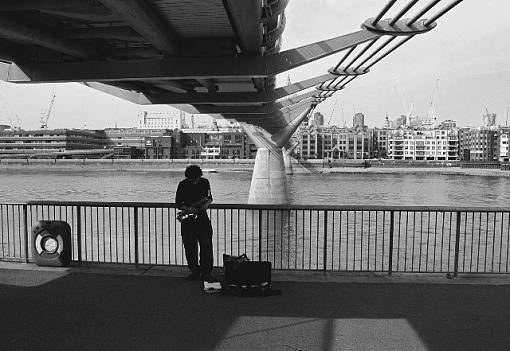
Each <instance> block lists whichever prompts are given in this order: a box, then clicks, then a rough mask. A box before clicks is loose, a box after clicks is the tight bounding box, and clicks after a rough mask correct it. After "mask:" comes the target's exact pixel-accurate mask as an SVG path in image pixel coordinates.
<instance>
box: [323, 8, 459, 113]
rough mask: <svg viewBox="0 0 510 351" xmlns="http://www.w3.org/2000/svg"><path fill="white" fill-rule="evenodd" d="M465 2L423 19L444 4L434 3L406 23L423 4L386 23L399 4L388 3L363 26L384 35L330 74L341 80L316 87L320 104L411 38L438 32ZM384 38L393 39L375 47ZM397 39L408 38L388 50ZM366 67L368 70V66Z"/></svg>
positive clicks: (350, 55) (348, 53)
mask: <svg viewBox="0 0 510 351" xmlns="http://www.w3.org/2000/svg"><path fill="white" fill-rule="evenodd" d="M462 1H463V0H455V1H452V2H450V3H449V4H448V5H447V6H445V7H444V8H443V9H441V10H440V11H439V12H437V13H436V14H434V15H432V17H430V19H423V16H424V15H426V14H427V13H428V12H429V11H430V10H431V9H432V8H434V7H435V6H436V5H438V4H439V3H440V2H441V0H432V1H430V2H429V3H428V4H427V5H425V6H424V7H423V8H421V9H420V10H418V11H417V12H416V14H414V16H412V17H411V18H410V19H402V18H403V17H404V16H405V15H406V14H407V13H408V12H409V11H410V10H411V9H412V8H413V7H415V5H416V4H418V2H419V0H410V1H409V2H408V3H407V4H406V5H405V6H403V7H402V8H401V9H400V10H399V11H398V12H397V13H396V15H395V16H394V17H392V18H389V19H385V20H382V18H383V17H384V16H385V15H386V14H387V13H388V12H389V11H390V10H391V9H392V8H393V7H394V5H395V3H396V2H397V0H390V1H388V2H387V3H386V5H385V6H384V7H383V8H382V9H381V11H380V12H379V13H378V14H377V16H375V17H374V18H373V19H369V20H367V21H365V23H364V24H363V25H362V27H363V28H365V29H366V30H368V31H371V32H375V33H379V34H381V35H380V36H378V37H375V38H374V39H371V40H370V41H368V42H367V43H366V44H364V46H362V47H361V49H360V50H357V49H359V48H360V46H359V45H355V46H352V47H350V48H349V49H348V50H347V51H346V53H345V54H344V55H343V56H342V58H341V59H340V60H339V61H338V63H337V64H336V65H335V66H334V68H332V69H330V70H329V72H330V73H332V74H336V75H337V77H335V78H333V79H328V80H327V81H325V82H323V83H321V84H319V85H318V86H316V90H318V92H317V93H316V94H315V95H314V98H315V102H316V104H319V103H321V102H323V101H325V100H326V99H328V98H329V97H331V96H333V95H334V94H335V92H337V91H339V90H342V89H344V88H345V87H346V86H347V84H349V83H350V82H352V81H353V80H354V79H356V78H357V77H359V76H360V75H361V74H365V73H367V72H368V71H369V70H370V68H372V67H373V66H374V65H376V64H377V63H379V62H380V61H381V60H382V59H384V58H385V57H386V56H388V55H389V54H391V53H392V52H393V51H395V50H396V49H398V48H399V47H400V46H402V45H403V44H405V43H406V42H408V41H409V40H411V38H413V37H414V36H416V35H417V34H421V33H425V32H428V31H429V30H431V29H433V28H435V26H436V23H435V21H436V20H437V19H439V18H441V17H442V16H444V15H445V14H446V13H447V12H449V11H450V10H452V9H453V8H454V7H455V6H457V5H458V4H460V3H461V2H462ZM383 35H387V36H389V38H387V39H386V40H385V41H384V42H383V43H381V44H380V45H379V46H377V47H375V46H374V44H375V43H376V42H377V41H378V40H379V38H380V37H381V36H383ZM397 36H404V38H403V39H402V40H400V41H399V42H397V43H396V44H395V45H393V46H392V47H391V48H388V45H390V44H391V43H393V41H394V40H395V39H396V37H397ZM345 62H348V63H347V64H346V65H345V66H342V65H343V64H344V63H345ZM365 64H366V65H367V66H364V65H365ZM351 67H353V68H351Z"/></svg>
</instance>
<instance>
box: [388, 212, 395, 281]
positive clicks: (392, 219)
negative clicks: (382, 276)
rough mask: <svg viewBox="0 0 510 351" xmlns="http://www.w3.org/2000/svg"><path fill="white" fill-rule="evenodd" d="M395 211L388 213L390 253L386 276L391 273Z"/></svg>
mask: <svg viewBox="0 0 510 351" xmlns="http://www.w3.org/2000/svg"><path fill="white" fill-rule="evenodd" d="M394 217H395V211H393V210H391V211H390V249H389V250H390V252H389V255H388V256H389V257H388V275H390V276H391V274H392V273H393V234H394V228H393V227H394V225H395V218H394Z"/></svg>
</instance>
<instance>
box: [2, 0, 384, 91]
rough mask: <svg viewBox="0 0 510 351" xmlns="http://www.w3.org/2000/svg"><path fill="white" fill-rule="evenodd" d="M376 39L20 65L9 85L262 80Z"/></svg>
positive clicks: (358, 35) (363, 35) (365, 34)
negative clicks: (267, 51) (226, 53)
mask: <svg viewBox="0 0 510 351" xmlns="http://www.w3.org/2000/svg"><path fill="white" fill-rule="evenodd" d="M103 1H106V0H103ZM108 1H114V0H108ZM115 1H117V0H115ZM378 36H380V34H377V33H372V32H369V31H367V30H362V31H358V32H355V33H351V34H348V35H343V36H340V37H337V38H334V39H330V40H325V41H322V42H318V43H314V44H311V45H306V46H303V47H300V48H297V49H292V50H287V51H284V52H281V53H277V54H273V55H269V56H264V57H196V58H189V57H173V58H164V59H148V60H130V61H109V62H106V61H86V62H70V63H58V64H51V63H49V64H48V63H37V64H36V63H33V64H23V65H20V69H19V70H18V71H15V70H12V72H11V77H12V80H11V81H12V82H41V83H42V82H76V81H78V82H83V81H103V82H105V81H121V80H125V81H130V80H140V79H143V80H150V79H158V80H161V79H207V78H261V77H269V76H274V75H276V74H278V73H282V72H285V71H288V70H290V69H293V68H296V67H299V66H301V65H304V64H306V63H309V62H312V61H315V60H318V59H321V58H323V57H326V56H328V55H332V54H334V53H337V52H339V51H342V50H344V49H347V48H350V47H352V46H355V45H359V44H361V43H363V42H366V41H368V40H372V39H374V38H376V37H378Z"/></svg>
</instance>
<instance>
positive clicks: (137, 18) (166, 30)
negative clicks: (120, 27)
mask: <svg viewBox="0 0 510 351" xmlns="http://www.w3.org/2000/svg"><path fill="white" fill-rule="evenodd" d="M99 1H100V2H101V3H102V4H103V5H105V6H106V7H108V8H109V9H110V10H112V11H113V12H115V13H117V14H118V15H119V16H121V17H122V18H123V19H124V20H125V21H126V22H127V23H128V24H129V25H130V26H131V27H132V28H133V29H134V30H135V31H137V32H138V33H139V34H140V35H141V36H143V37H144V38H145V39H146V40H147V41H148V42H149V43H151V44H152V45H154V47H156V48H157V49H158V50H161V52H162V53H164V54H165V55H177V54H178V53H179V52H180V43H179V40H178V38H177V37H176V35H175V31H174V30H173V28H171V27H170V25H169V24H167V23H165V22H164V21H163V20H162V19H161V17H160V16H159V15H158V14H157V13H156V12H155V11H154V9H153V8H151V7H150V5H149V4H148V3H147V2H146V1H142V0H99Z"/></svg>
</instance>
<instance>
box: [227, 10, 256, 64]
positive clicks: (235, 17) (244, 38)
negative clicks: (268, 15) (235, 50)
mask: <svg viewBox="0 0 510 351" xmlns="http://www.w3.org/2000/svg"><path fill="white" fill-rule="evenodd" d="M222 1H223V6H224V8H225V11H226V12H227V15H228V19H229V21H230V25H231V26H232V29H233V31H234V33H235V35H236V38H237V41H238V45H239V47H240V49H241V52H242V54H243V55H258V54H260V53H261V50H262V24H261V23H260V18H261V17H262V6H261V2H260V0H244V1H239V0H222Z"/></svg>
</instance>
